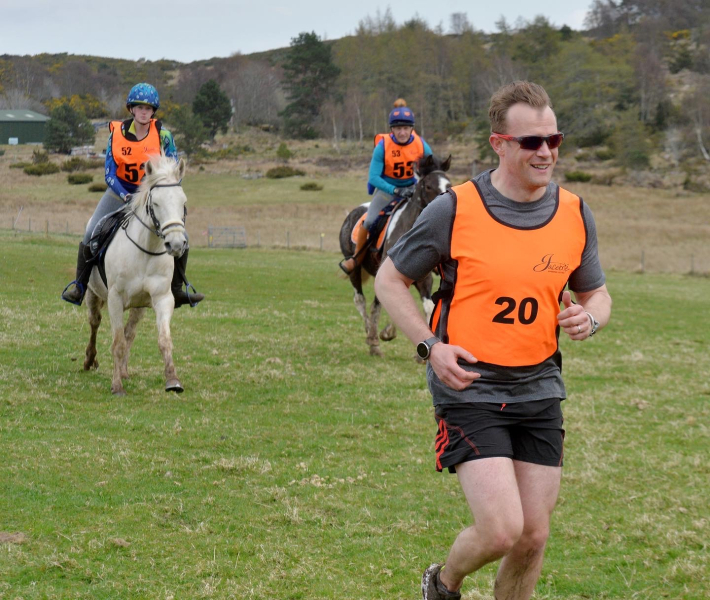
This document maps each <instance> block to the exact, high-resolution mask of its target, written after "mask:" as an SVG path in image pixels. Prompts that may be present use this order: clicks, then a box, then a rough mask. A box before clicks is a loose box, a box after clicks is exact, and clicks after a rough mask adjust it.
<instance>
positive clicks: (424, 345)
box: [417, 337, 441, 360]
mask: <svg viewBox="0 0 710 600" xmlns="http://www.w3.org/2000/svg"><path fill="white" fill-rule="evenodd" d="M440 341H441V340H440V339H439V338H438V337H430V338H429V339H428V340H424V341H423V342H419V343H418V344H417V354H418V355H419V358H421V359H422V360H427V359H428V358H429V354H431V347H432V346H433V345H434V344H437V343H438V342H440Z"/></svg>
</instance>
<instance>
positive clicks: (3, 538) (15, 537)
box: [0, 531, 28, 544]
mask: <svg viewBox="0 0 710 600" xmlns="http://www.w3.org/2000/svg"><path fill="white" fill-rule="evenodd" d="M27 541H28V539H27V536H26V535H25V534H24V533H20V532H15V533H7V532H5V531H0V544H24V543H26V542H27Z"/></svg>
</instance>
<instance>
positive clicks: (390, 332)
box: [380, 325, 397, 342]
mask: <svg viewBox="0 0 710 600" xmlns="http://www.w3.org/2000/svg"><path fill="white" fill-rule="evenodd" d="M396 337H397V330H396V329H395V328H394V327H393V326H392V325H387V327H385V328H384V329H383V330H382V331H380V339H381V340H382V341H383V342H391V341H392V340H393V339H394V338H396Z"/></svg>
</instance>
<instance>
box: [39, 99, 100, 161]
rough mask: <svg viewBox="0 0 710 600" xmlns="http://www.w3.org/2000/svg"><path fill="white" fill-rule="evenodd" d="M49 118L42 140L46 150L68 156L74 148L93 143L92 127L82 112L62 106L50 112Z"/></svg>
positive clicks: (94, 135)
mask: <svg viewBox="0 0 710 600" xmlns="http://www.w3.org/2000/svg"><path fill="white" fill-rule="evenodd" d="M49 116H50V119H49V121H47V125H46V130H45V139H44V147H45V148H46V149H47V150H51V151H53V152H61V153H63V154H70V153H71V149H72V148H73V147H74V146H84V145H88V144H93V143H94V139H95V137H96V132H95V131H94V126H93V125H92V124H91V121H89V119H87V118H86V115H85V114H84V112H83V111H81V110H76V109H74V108H72V107H71V106H70V105H69V104H62V105H60V106H57V107H56V108H55V109H54V110H52V112H51V113H50V115H49Z"/></svg>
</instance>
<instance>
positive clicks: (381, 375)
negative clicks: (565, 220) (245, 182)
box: [0, 232, 710, 600]
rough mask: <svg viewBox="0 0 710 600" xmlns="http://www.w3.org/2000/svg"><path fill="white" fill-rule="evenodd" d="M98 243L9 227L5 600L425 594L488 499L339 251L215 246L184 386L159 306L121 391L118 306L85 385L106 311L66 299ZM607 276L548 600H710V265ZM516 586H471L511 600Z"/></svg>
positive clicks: (570, 353) (0, 312)
mask: <svg viewBox="0 0 710 600" xmlns="http://www.w3.org/2000/svg"><path fill="white" fill-rule="evenodd" d="M76 241H77V240H75V239H72V238H69V237H67V238H61V237H53V236H50V237H48V238H45V237H44V236H38V235H32V236H30V235H27V234H22V233H8V232H0V257H1V260H0V284H2V294H0V482H1V484H0V598H7V599H12V600H15V599H23V600H30V599H67V598H81V599H89V598H91V599H108V598H141V599H143V598H145V599H165V600H167V599H175V600H177V599H183V598H220V599H221V598H225V599H226V598H237V599H252V598H253V599H256V598H273V599H276V600H296V599H304V600H312V599H314V600H318V599H331V598H333V599H335V598H338V599H352V600H361V599H365V598H375V599H385V598H387V599H390V598H396V599H398V600H399V599H415V598H417V597H418V587H419V578H420V576H421V571H422V570H423V568H424V567H425V566H427V565H428V564H429V563H430V562H432V561H434V560H442V559H443V558H445V553H446V550H447V549H448V547H449V545H450V543H451V542H452V540H453V538H454V536H455V535H456V534H457V532H458V531H459V530H460V529H461V528H463V527H464V526H465V525H466V524H467V523H468V522H469V513H468V509H467V508H466V505H465V502H464V500H463V497H462V495H461V492H460V490H459V486H458V484H457V482H456V479H455V477H453V476H450V475H442V474H437V473H436V472H435V471H434V467H433V439H434V434H435V425H434V421H433V413H432V408H431V401H430V398H429V395H428V392H427V391H426V384H425V377H424V369H423V368H422V367H420V366H418V365H416V364H415V363H414V361H413V360H412V356H413V349H412V348H411V347H410V345H409V344H408V343H407V342H406V341H405V340H403V339H397V340H395V341H393V342H392V343H390V344H388V345H385V346H383V350H384V353H385V357H384V358H383V359H375V358H372V357H370V356H369V355H368V353H367V349H366V346H365V343H364V332H363V328H362V324H361V321H360V317H359V315H357V313H356V311H355V308H354V306H353V304H352V301H351V291H350V288H349V285H348V283H347V282H345V281H343V280H342V279H340V278H339V277H337V275H336V272H337V270H338V269H337V266H336V265H337V260H338V256H337V255H336V254H335V253H333V252H316V251H301V252H294V251H291V252H287V251H284V250H273V249H247V250H242V251H234V250H233V251H229V250H210V249H206V248H194V249H193V251H192V253H191V262H190V273H191V275H192V279H193V281H194V283H195V285H196V286H197V288H198V290H199V291H202V292H205V293H206V294H207V296H208V300H206V301H205V302H204V303H203V304H202V305H200V306H199V307H198V308H197V309H194V310H191V309H188V308H182V309H180V310H179V311H177V312H176V315H175V317H174V319H173V339H174V344H175V361H176V367H177V369H178V374H179V375H180V377H181V380H182V383H183V385H184V386H185V388H186V392H185V393H184V394H182V395H180V396H176V395H167V394H165V393H164V392H163V391H162V385H163V382H162V367H161V359H160V355H159V352H158V349H157V340H156V334H155V328H154V326H152V323H151V321H150V317H151V315H152V313H150V312H149V313H148V316H147V318H146V321H145V322H144V323H143V324H142V326H141V328H140V330H139V335H138V338H137V340H136V343H135V345H134V350H133V352H132V357H131V364H130V366H129V367H130V371H131V379H129V380H128V381H127V383H126V390H127V392H128V396H127V397H125V398H121V399H117V398H113V397H112V396H111V394H110V367H111V358H110V352H109V343H110V340H109V333H108V327H107V324H108V319H107V318H106V319H105V321H104V325H103V326H102V330H101V332H100V336H99V357H98V359H99V362H100V364H101V366H100V368H99V370H98V371H96V372H88V373H84V372H83V371H82V370H81V362H82V358H83V349H84V347H85V345H86V342H87V340H88V325H87V323H86V313H85V311H84V310H83V309H79V308H75V307H71V306H69V305H67V304H66V303H63V302H61V301H60V299H59V293H60V292H61V289H62V287H63V285H64V284H65V283H66V282H67V281H68V280H70V279H71V277H72V273H71V267H72V265H73V261H74V257H75V248H76ZM608 279H609V281H608V285H609V288H610V291H611V293H612V295H613V297H614V300H615V304H614V315H613V318H612V322H611V324H610V326H609V327H608V328H607V329H606V330H605V331H604V332H602V333H601V334H600V335H599V336H597V337H595V338H594V339H593V340H590V341H589V342H585V343H577V344H572V343H569V342H567V341H566V340H563V341H562V345H563V352H564V356H565V376H566V381H567V387H568V392H569V398H568V400H567V401H566V402H565V403H564V404H565V406H564V408H565V418H566V429H567V447H566V452H565V470H564V480H563V488H562V494H561V498H560V502H559V506H558V509H557V511H556V513H555V518H554V521H553V531H552V537H551V540H550V544H549V549H548V552H547V561H546V564H545V567H544V571H543V575H542V578H541V580H540V583H539V585H538V587H537V591H536V596H535V598H537V599H538V600H539V599H546V600H581V599H591V598H593V599H599V600H612V599H632V598H638V599H642V600H655V599H666V598H668V599H684V600H701V599H706V598H707V597H708V591H709V590H710V574H709V573H710V564H709V563H710V561H709V551H708V539H710V510H709V507H710V504H709V500H708V498H709V497H710V483H709V481H710V477H709V475H710V468H709V467H708V462H707V457H708V451H709V450H710V443H709V428H710V420H709V418H708V417H709V415H710V409H709V408H708V399H709V398H710V383H709V381H710V327H708V322H707V302H708V300H707V299H708V297H709V296H710V279H708V278H705V277H687V276H680V275H663V276H661V275H649V274H645V275H640V274H628V273H619V272H613V271H611V272H609V273H608ZM369 293H370V294H371V287H370V288H369ZM383 320H384V319H383ZM493 577H494V568H493V567H488V568H485V569H484V570H483V571H481V572H480V573H479V574H477V575H476V576H475V577H474V578H472V579H471V580H470V581H467V582H466V584H465V587H464V597H465V598H466V599H467V600H472V599H476V600H481V599H486V600H491V598H492V596H491V588H492V586H491V582H492V579H493Z"/></svg>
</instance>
